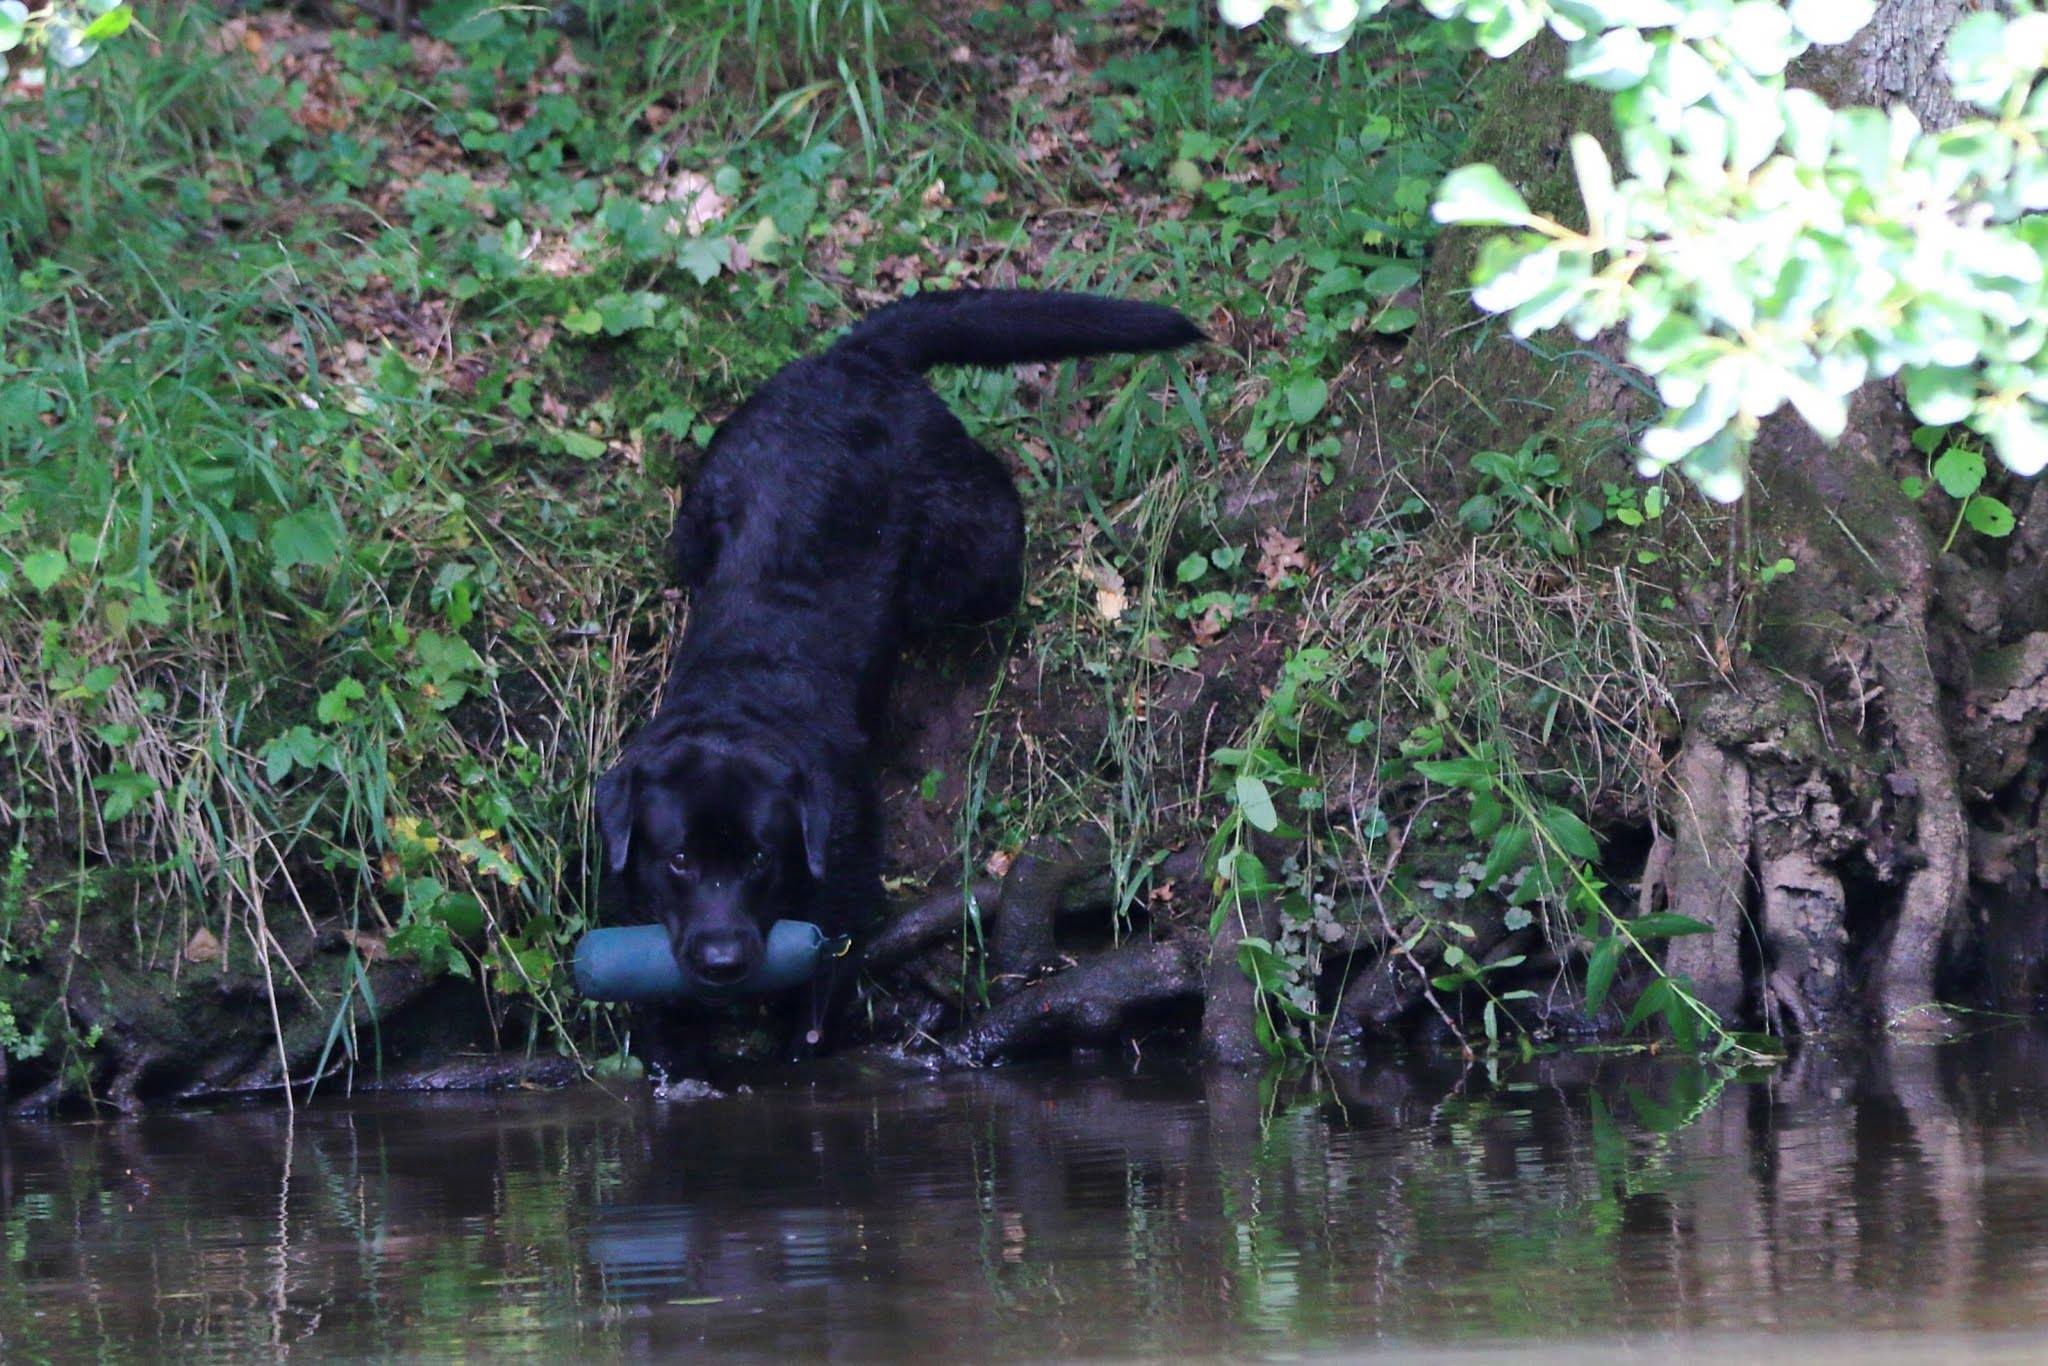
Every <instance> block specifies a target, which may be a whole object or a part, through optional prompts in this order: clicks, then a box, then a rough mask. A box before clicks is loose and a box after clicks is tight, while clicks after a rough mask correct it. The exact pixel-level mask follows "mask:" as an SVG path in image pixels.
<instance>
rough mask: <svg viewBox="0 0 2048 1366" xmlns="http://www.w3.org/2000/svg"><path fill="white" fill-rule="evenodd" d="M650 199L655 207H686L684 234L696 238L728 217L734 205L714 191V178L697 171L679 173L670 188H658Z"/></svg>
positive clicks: (667, 186) (668, 186)
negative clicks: (656, 205) (727, 214)
mask: <svg viewBox="0 0 2048 1366" xmlns="http://www.w3.org/2000/svg"><path fill="white" fill-rule="evenodd" d="M648 198H649V199H650V200H651V201H653V202H654V203H657V204H659V203H663V202H667V203H670V204H680V205H682V206H683V231H684V232H687V233H688V234H690V236H692V237H701V236H703V235H704V229H705V228H706V227H708V226H710V225H711V224H713V223H716V222H717V221H718V220H719V219H721V218H723V217H724V216H725V211H726V210H727V209H729V208H731V207H732V201H731V200H730V199H727V198H726V197H725V196H724V195H722V194H720V193H719V192H718V191H717V190H715V189H713V188H712V185H711V177H709V176H707V175H703V174H701V173H699V172H697V171H678V172H676V177H675V179H674V180H671V181H670V182H669V183H668V184H667V185H665V186H660V187H657V188H656V189H655V191H654V193H653V194H651V195H649V196H648Z"/></svg>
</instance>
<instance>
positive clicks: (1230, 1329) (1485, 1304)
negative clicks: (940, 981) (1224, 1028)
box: [0, 1034, 2048, 1360]
mask: <svg viewBox="0 0 2048 1366" xmlns="http://www.w3.org/2000/svg"><path fill="white" fill-rule="evenodd" d="M2044 1064H2048V1040H2044V1039H2043V1038H2042V1037H2040V1036H2034V1035H2015V1034H2007V1035H2005V1036H2002V1037H1996V1038H1987V1039H1981V1040H1977V1041H1973V1042H1970V1043H1966V1044H1963V1045H1959V1046H1955V1047H1951V1048H1944V1049H1905V1048H1900V1049H1897V1050H1893V1051H1891V1052H1890V1053H1889V1054H1888V1055H1886V1056H1884V1057H1880V1058H1875V1059H1867V1060H1863V1061H1858V1062H1850V1061H1844V1060H1840V1059H1833V1058H1829V1057H1825V1056H1818V1055H1809V1056H1807V1057H1806V1058H1804V1059H1803V1060H1801V1061H1800V1062H1799V1063H1797V1064H1796V1065H1794V1066H1792V1067H1790V1068H1788V1069H1786V1070H1785V1071H1783V1072H1782V1073H1780V1074H1778V1075H1775V1076H1772V1077H1769V1078H1767V1079H1763V1080H1753V1081H1752V1080H1725V1081H1723V1080H1716V1079H1714V1078H1712V1077H1710V1076H1708V1075H1707V1074H1705V1073H1702V1072H1699V1071H1697V1070H1688V1069H1681V1068H1678V1067H1674V1066H1671V1065H1667V1064H1659V1063H1654V1062H1649V1061H1644V1060H1629V1059H1617V1058H1612V1057H1608V1058H1596V1057H1577V1058H1568V1059H1557V1060H1550V1061H1545V1062H1539V1063H1536V1064H1532V1065H1530V1066H1527V1067H1524V1068H1520V1069H1517V1070H1515V1071H1512V1072H1509V1073H1506V1074H1504V1075H1503V1076H1502V1077H1500V1078H1498V1079H1497V1080H1489V1079H1488V1078H1486V1077H1485V1076H1484V1075H1482V1074H1478V1073H1470V1074H1468V1073H1465V1072H1462V1071H1461V1070H1460V1069H1458V1068H1456V1067H1454V1066H1449V1065H1446V1064H1444V1063H1443V1062H1440V1061H1427V1060H1423V1061H1411V1062H1408V1063H1404V1064H1401V1065H1392V1064H1372V1065H1366V1064H1350V1065H1344V1066H1339V1067H1335V1068H1333V1069H1331V1070H1330V1071H1329V1072H1327V1073H1325V1074H1322V1075H1318V1076H1309V1077H1304V1078H1300V1079H1296V1080H1293V1081H1289V1082H1285V1083H1281V1084H1279V1085H1277V1086H1276V1085H1273V1084H1271V1083H1268V1084H1267V1085H1265V1086H1261V1085H1260V1084H1258V1083H1255V1082H1254V1083H1246V1082H1240V1081H1236V1080H1232V1079H1224V1078H1202V1077H1195V1076H1183V1075H1178V1074H1167V1073H1146V1074H1142V1075H1136V1076H1132V1075H1122V1074H1095V1075H1080V1074H1076V1073H1075V1072H1074V1071H1072V1070H1071V1069H1059V1070H1052V1071H1033V1072H1023V1071H1017V1072H1002V1073H996V1074H990V1075H972V1076H950V1077H929V1076H925V1075H923V1074H915V1073H904V1072H899V1071H894V1070H890V1069H886V1068H882V1067H875V1066H842V1067H834V1068H812V1069H809V1070H807V1071H804V1072H801V1073H797V1074H793V1075H792V1077H791V1078H790V1079H788V1080H786V1081H784V1082H782V1083H779V1084H777V1085H774V1086H767V1087H762V1088H760V1089H758V1090H756V1091H755V1092H753V1093H751V1094H746V1095H738V1096H734V1097H731V1098H729V1099H726V1100H721V1101H711V1102H704V1103H699V1104H693V1105H681V1106H673V1107H666V1108H663V1107H655V1106H650V1105H645V1104H638V1103H636V1104H631V1105H627V1104H621V1103H618V1102H615V1101H612V1100H610V1099H608V1098H606V1097H603V1096H601V1095H595V1094H591V1093H587V1092H586V1093H579V1094H573V1095H554V1096H540V1095H517V1096H507V1097H498V1098H492V1099H451V1098H435V1099H423V1098H404V1099H399V1098H390V1099H376V1100H368V1101H358V1102H355V1103H351V1104H327V1103H323V1104H320V1105H317V1106H314V1107H312V1108H311V1109H309V1110H304V1111H301V1112H300V1113H299V1114H298V1115H297V1116H296V1117H292V1116H289V1115H286V1114H284V1113H283V1112H280V1111H276V1110H239V1111H227V1112H213V1113H183V1114H171V1115H159V1116H152V1117H148V1118H144V1119H141V1120H137V1121H123V1122H103V1123H63V1124H13V1125H10V1126H8V1127H6V1128H4V1129H0V1238H4V1246H5V1256H6V1261H5V1267H4V1270H0V1354H4V1355H5V1357H6V1358H7V1359H8V1360H17V1359H33V1358H35V1357H39V1356H52V1357H55V1356H71V1355H77V1354H82V1353H85V1352H88V1351H92V1352H100V1353H102V1354H105V1353H112V1354H122V1353H131V1354H136V1355H161V1354H164V1353H166V1352H169V1351H177V1352H180V1353H183V1352H187V1351H191V1352H204V1353H209V1354H214V1355H234V1356H239V1355H248V1354H252V1353H274V1352H276V1351H278V1350H279V1349H296V1350H300V1351H310V1352H314V1353H318V1354H323V1355H325V1354H346V1355H372V1356H380V1355H396V1356H420V1355H434V1354H440V1353H451V1352H463V1353H471V1354H475V1353H489V1354H498V1355H502V1354H513V1353H531V1354H534V1355H546V1356H561V1355H564V1354H570V1353H573V1354H579V1355H618V1354H638V1353H644V1352H664V1353H667V1352H679V1351H684V1350H694V1349H698V1348H713V1349H717V1350H720V1351H723V1352H729V1353H734V1354H739V1355H744V1356H750V1357H759V1358H763V1359H767V1358H788V1357H791V1356H795V1357H800V1358H805V1359H809V1358H814V1357H823V1356H835V1357H856V1358H872V1357H877V1356H886V1357H899V1356H903V1355H907V1354H911V1353H916V1354H919V1355H934V1356H939V1357H945V1358H954V1357H975V1358H980V1357H987V1356H1021V1355H1029V1356H1035V1357H1044V1356H1073V1355H1098V1354H1109V1353H1119V1354H1128V1353H1144V1354H1162V1355H1163V1354H1168V1353H1174V1354H1202V1355H1213V1354H1216V1353H1222V1352H1229V1353H1263V1352H1280V1351H1291V1350H1317V1349H1327V1350H1342V1349H1345V1348H1347V1347H1354V1346H1357V1345H1360V1344H1364V1343H1375V1344H1382V1345H1384V1344H1390V1343H1392V1344H1400V1343H1410V1344H1415V1343H1425V1342H1444V1341H1453V1342H1464V1343H1468V1344H1477V1343H1487V1342H1524V1343H1528V1342H1535V1343H1562V1342H1565V1341H1584V1340H1593V1341H1604V1342H1609V1343H1613V1342H1620V1343H1623V1344H1627V1343H1631V1342H1634V1343H1643V1342H1655V1341H1658V1340H1660V1339H1661V1338H1662V1336H1663V1335H1666V1334H1671V1333H1678V1332H1723V1333H1726V1332H1743V1333H1748V1332H1754V1331H1756V1330H1759V1329H1761V1330H1764V1331H1768V1332H1791V1331H1796V1332H1799V1333H1801V1334H1807V1335H1822V1334H1828V1333H1838V1332H1848V1333H1852V1334H1870V1333H1880V1334H1897V1333H1904V1332H1913V1333H1919V1334H1934V1335H1939V1339H1940V1340H1941V1341H1943V1342H1948V1343H1950V1344H1951V1345H1953V1343H1954V1342H1955V1340H1956V1339H1957V1336H1958V1335H1966V1334H1983V1333H1987V1332H1991V1331H1996V1330H2013V1331H2019V1332H2021V1333H2026V1334H2030V1333H2038V1332H2039V1330H2040V1329H2041V1328H2043V1327H2044V1326H2048V1067H2044ZM1934 1340H1935V1339H1933V1338H1926V1339H1913V1340H1912V1341H1920V1342H1923V1343H1924V1342H1931V1341H1934ZM1730 1341H1735V1340H1730ZM1852 1341H1853V1342H1854V1343H1856V1344H1857V1345H1856V1346H1855V1348H1854V1350H1867V1349H1868V1348H1869V1347H1870V1346H1871V1345H1872V1344H1871V1343H1870V1342H1869V1341H1868V1340H1864V1339H1853V1340H1852ZM1890 1341H1891V1342H1892V1343H1893V1344H1894V1345H1898V1344H1900V1343H1901V1342H1902V1341H1906V1340H1902V1339H1898V1338H1892V1339H1890ZM1977 1341H1978V1342H1980V1343H1989V1344H1991V1345H1993V1346H1995V1345H1996V1343H1995V1342H1993V1341H1992V1340H1990V1339H1985V1338H1979V1339H1977ZM2003 1341H2005V1342H2006V1343H2007V1346H2008V1348H2010V1344H2011V1342H2012V1341H2017V1342H2019V1343H2020V1344H2022V1346H2021V1347H2020V1348H2018V1349H2015V1350H2019V1351H2021V1352H2022V1353H2023V1354H2024V1351H2025V1350H2026V1348H2025V1346H2024V1344H2028V1343H2030V1342H2031V1341H2032V1339H2031V1337H2025V1336H2023V1337H2021V1338H2019V1339H2016V1340H2003ZM1730 1350H1731V1353H1732V1354H1734V1355H1744V1354H1751V1353H1752V1352H1753V1347H1752V1348H1745V1349H1742V1350H1735V1349H1732V1348H1731V1349H1730Z"/></svg>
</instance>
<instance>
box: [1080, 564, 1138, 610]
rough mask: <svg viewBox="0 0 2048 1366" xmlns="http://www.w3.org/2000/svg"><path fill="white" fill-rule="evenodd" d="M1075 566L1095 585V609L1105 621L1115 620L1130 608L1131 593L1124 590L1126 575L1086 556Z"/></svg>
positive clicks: (1083, 576)
mask: <svg viewBox="0 0 2048 1366" xmlns="http://www.w3.org/2000/svg"><path fill="white" fill-rule="evenodd" d="M1075 568H1076V569H1077V570H1079V571H1080V574H1081V577H1082V578H1084V579H1086V580H1088V582H1090V583H1092V584H1094V585H1095V610H1096V612H1097V613H1098V614H1099V615H1100V616H1101V617H1102V619H1103V620H1104V621H1115V620H1116V619H1117V618H1119V617H1121V616H1122V615H1123V614H1124V613H1125V611H1127V610H1128V609H1129V608H1130V605H1131V599H1130V595H1129V594H1127V593H1126V592H1125V591H1124V576H1123V575H1121V574H1119V573H1117V572H1116V570H1114V569H1112V568H1110V566H1109V565H1108V564H1106V563H1104V562H1103V561H1101V560H1097V559H1092V558H1087V557H1085V556H1084V557H1083V558H1082V559H1081V560H1079V561H1078V562H1077V563H1076V565H1075Z"/></svg>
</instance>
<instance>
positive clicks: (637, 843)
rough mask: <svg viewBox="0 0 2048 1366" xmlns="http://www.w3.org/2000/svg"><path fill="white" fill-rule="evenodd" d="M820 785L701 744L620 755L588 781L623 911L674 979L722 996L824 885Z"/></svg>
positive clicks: (793, 769) (813, 778)
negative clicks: (776, 927) (797, 903)
mask: <svg viewBox="0 0 2048 1366" xmlns="http://www.w3.org/2000/svg"><path fill="white" fill-rule="evenodd" d="M830 820H831V793H830V790H829V784H828V783H827V782H826V781H825V780H823V778H822V777H821V776H819V775H818V774H816V773H814V772H811V771H807V770H806V769H805V768H804V767H802V766H800V765H797V764H793V763H789V762H785V761H784V760H782V759H781V758H779V757H776V756H772V755H766V754H755V753H748V752H745V751H743V750H739V749H732V748H726V747H723V746H719V745H714V744H711V743H707V742H705V741H702V740H693V739H680V740H676V741H674V742H672V743H668V744H664V745H661V746H658V747H654V748H650V749H647V750H643V751H642V752H640V753H638V754H635V753H633V752H630V751H629V752H628V753H627V755H626V756H625V757H624V758H623V759H621V760H620V762H619V764H618V766H617V767H616V768H614V769H612V770H611V772H609V773H607V774H605V775H604V776H603V777H602V778H600V779H598V782H597V825H598V830H599V833H601V834H602V835H603V836H604V843H605V857H606V862H607V864H608V866H609V867H610V869H611V872H612V875H613V876H614V877H619V878H621V879H622V880H623V882H624V884H625V887H626V894H627V896H628V897H630V898H631V900H632V902H633V904H634V907H635V908H636V909H637V910H639V911H641V912H643V913H645V914H646V915H648V916H649V917H650V918H652V919H653V920H655V921H657V922H658V923H660V924H661V925H663V926H664V927H666V928H667V930H668V939H669V947H670V949H671V950H672V951H673V952H674V954H675V956H676V962H677V964H678V965H679V966H681V968H682V969H683V971H684V972H685V973H687V974H689V975H691V976H693V977H695V978H698V979H699V980H701V981H703V982H706V983H710V984H712V985H717V986H728V985H731V984H732V983H734V982H738V981H740V980H741V979H743V978H744V977H746V976H747V975H748V974H749V973H751V972H752V971H753V970H754V969H755V968H756V967H757V966H758V965H759V964H760V962H761V954H762V948H763V945H764V944H765V943H766V939H767V933H768V929H769V927H770V926H772V925H773V924H774V923H775V922H776V921H777V920H778V919H781V918H782V914H783V911H784V909H786V908H787V907H788V906H789V905H790V904H791V901H792V898H793V897H795V896H797V895H799V894H801V893H802V892H803V890H804V889H805V887H806V886H807V885H808V884H809V883H810V882H814V881H816V880H818V879H820V878H822V877H824V875H825V838H826V832H827V828H828V826H829V824H830Z"/></svg>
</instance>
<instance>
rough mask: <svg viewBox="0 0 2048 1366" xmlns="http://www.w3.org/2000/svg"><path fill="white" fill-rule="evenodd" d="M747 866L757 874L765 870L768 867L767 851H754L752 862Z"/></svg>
mask: <svg viewBox="0 0 2048 1366" xmlns="http://www.w3.org/2000/svg"><path fill="white" fill-rule="evenodd" d="M749 866H750V867H752V868H753V870H754V871H755V872H757V873H758V872H760V871H761V870H762V869H763V868H766V867H767V866H768V851H767V850H766V849H756V850H755V851H754V857H753V861H752V863H751V864H750V865H749Z"/></svg>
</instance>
